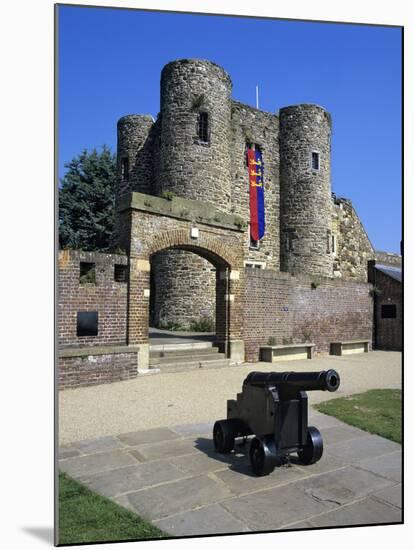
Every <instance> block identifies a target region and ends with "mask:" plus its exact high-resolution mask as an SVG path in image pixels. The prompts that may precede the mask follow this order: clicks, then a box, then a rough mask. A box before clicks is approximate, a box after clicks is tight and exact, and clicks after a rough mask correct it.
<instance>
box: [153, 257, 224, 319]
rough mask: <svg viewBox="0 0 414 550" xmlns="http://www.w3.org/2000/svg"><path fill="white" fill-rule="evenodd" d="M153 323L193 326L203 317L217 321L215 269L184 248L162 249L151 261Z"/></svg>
mask: <svg viewBox="0 0 414 550" xmlns="http://www.w3.org/2000/svg"><path fill="white" fill-rule="evenodd" d="M151 274H152V279H151V320H150V322H151V326H153V327H160V328H163V327H165V328H168V327H169V326H171V327H173V325H174V324H175V325H177V328H176V330H190V329H191V323H192V322H193V321H198V320H199V319H201V318H208V319H211V320H212V321H213V323H214V322H215V316H216V269H215V267H214V266H213V265H212V264H211V263H210V262H208V261H207V260H205V259H204V258H201V257H200V256H197V255H196V254H193V253H192V252H186V251H185V250H170V251H168V252H159V253H158V254H155V255H154V256H153V257H152V261H151Z"/></svg>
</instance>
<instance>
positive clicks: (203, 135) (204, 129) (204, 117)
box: [198, 112, 209, 143]
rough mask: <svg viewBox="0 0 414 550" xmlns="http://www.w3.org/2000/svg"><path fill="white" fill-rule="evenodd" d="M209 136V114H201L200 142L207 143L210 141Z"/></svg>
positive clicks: (199, 126)
mask: <svg viewBox="0 0 414 550" xmlns="http://www.w3.org/2000/svg"><path fill="white" fill-rule="evenodd" d="M208 134H209V128H208V113H205V112H201V113H199V114H198V138H199V139H200V141H203V142H205V143H207V142H208V141H209V135H208Z"/></svg>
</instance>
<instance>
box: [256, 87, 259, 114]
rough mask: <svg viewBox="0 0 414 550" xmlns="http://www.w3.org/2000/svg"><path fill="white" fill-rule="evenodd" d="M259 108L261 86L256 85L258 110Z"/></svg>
mask: <svg viewBox="0 0 414 550" xmlns="http://www.w3.org/2000/svg"><path fill="white" fill-rule="evenodd" d="M258 108H259V86H258V85H257V84H256V109H258Z"/></svg>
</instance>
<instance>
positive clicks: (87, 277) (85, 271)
mask: <svg viewBox="0 0 414 550" xmlns="http://www.w3.org/2000/svg"><path fill="white" fill-rule="evenodd" d="M79 283H80V284H81V285H84V284H86V283H92V284H96V270H95V264H93V263H91V262H80V265H79Z"/></svg>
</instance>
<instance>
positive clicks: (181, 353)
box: [149, 346, 219, 360]
mask: <svg viewBox="0 0 414 550" xmlns="http://www.w3.org/2000/svg"><path fill="white" fill-rule="evenodd" d="M218 352H219V350H218V348H213V347H211V346H210V347H208V348H195V349H177V350H155V351H154V350H152V349H150V354H149V356H150V360H151V359H156V358H164V357H191V356H192V355H203V356H210V355H213V356H214V355H216V354H217V353H218Z"/></svg>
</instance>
